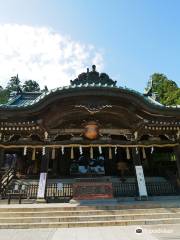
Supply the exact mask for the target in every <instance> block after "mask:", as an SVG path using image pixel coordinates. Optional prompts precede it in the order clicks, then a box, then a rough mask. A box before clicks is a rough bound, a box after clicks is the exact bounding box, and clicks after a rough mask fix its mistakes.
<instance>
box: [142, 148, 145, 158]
mask: <svg viewBox="0 0 180 240" xmlns="http://www.w3.org/2000/svg"><path fill="white" fill-rule="evenodd" d="M142 155H143V159H146V152H145V149H144V147H143V148H142Z"/></svg>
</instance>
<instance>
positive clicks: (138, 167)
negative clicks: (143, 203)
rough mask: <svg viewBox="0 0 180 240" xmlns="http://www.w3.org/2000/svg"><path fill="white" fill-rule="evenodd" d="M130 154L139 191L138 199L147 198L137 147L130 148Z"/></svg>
mask: <svg viewBox="0 0 180 240" xmlns="http://www.w3.org/2000/svg"><path fill="white" fill-rule="evenodd" d="M132 156H133V162H134V167H135V173H136V180H137V186H138V191H139V198H138V199H139V200H146V199H147V190H146V183H145V178H144V171H143V167H142V164H141V159H140V153H139V149H138V148H132Z"/></svg>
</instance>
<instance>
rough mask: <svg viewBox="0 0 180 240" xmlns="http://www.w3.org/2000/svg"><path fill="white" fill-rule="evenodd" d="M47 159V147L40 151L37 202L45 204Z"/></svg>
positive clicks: (48, 152)
mask: <svg viewBox="0 0 180 240" xmlns="http://www.w3.org/2000/svg"><path fill="white" fill-rule="evenodd" d="M49 158H50V149H49V148H47V147H44V148H43V150H42V159H41V169H40V177H39V185H38V193H37V202H46V184H47V174H48V165H49Z"/></svg>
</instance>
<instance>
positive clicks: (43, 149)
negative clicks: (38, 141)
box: [42, 147, 46, 156]
mask: <svg viewBox="0 0 180 240" xmlns="http://www.w3.org/2000/svg"><path fill="white" fill-rule="evenodd" d="M45 153H46V148H45V147H43V148H42V155H43V156H44V155H45Z"/></svg>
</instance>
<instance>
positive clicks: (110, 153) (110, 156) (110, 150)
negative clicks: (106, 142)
mask: <svg viewBox="0 0 180 240" xmlns="http://www.w3.org/2000/svg"><path fill="white" fill-rule="evenodd" d="M109 159H112V149H111V147H109Z"/></svg>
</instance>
